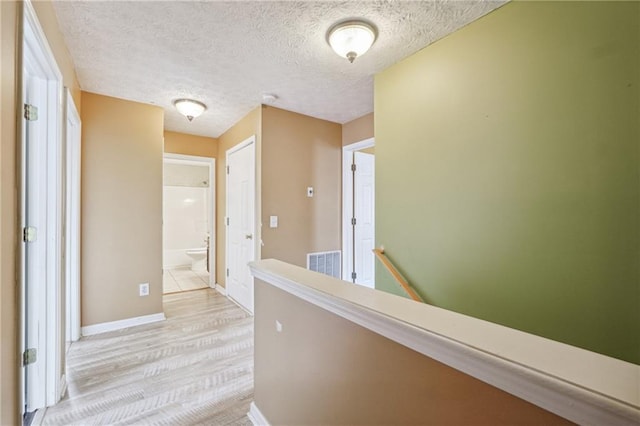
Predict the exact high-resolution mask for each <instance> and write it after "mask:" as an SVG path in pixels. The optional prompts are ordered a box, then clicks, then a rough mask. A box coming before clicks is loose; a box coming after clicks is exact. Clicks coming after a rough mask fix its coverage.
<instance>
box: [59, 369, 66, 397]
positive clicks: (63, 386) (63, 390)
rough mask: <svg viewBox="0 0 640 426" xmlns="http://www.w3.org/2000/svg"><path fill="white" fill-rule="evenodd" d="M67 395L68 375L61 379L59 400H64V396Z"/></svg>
mask: <svg viewBox="0 0 640 426" xmlns="http://www.w3.org/2000/svg"><path fill="white" fill-rule="evenodd" d="M65 393H67V375H66V374H63V375H62V377H61V378H60V395H59V399H62V398H64V394H65Z"/></svg>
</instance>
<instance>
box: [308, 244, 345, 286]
mask: <svg viewBox="0 0 640 426" xmlns="http://www.w3.org/2000/svg"><path fill="white" fill-rule="evenodd" d="M340 253H341V252H340V250H337V251H323V252H318V253H309V254H307V269H309V270H311V271H316V272H320V273H321V274H326V275H331V276H332V277H335V278H338V279H341V278H342V275H341V273H340V267H341V265H342V259H341V256H340Z"/></svg>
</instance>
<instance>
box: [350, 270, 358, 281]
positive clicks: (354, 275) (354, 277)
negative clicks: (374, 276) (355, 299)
mask: <svg viewBox="0 0 640 426" xmlns="http://www.w3.org/2000/svg"><path fill="white" fill-rule="evenodd" d="M356 277H357V274H356V273H355V272H352V273H351V279H352V280H354V281H355V280H356Z"/></svg>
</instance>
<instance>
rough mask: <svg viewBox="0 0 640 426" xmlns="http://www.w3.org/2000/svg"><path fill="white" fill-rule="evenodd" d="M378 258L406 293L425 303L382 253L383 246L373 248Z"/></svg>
mask: <svg viewBox="0 0 640 426" xmlns="http://www.w3.org/2000/svg"><path fill="white" fill-rule="evenodd" d="M373 252H374V253H375V255H376V257H377V258H378V260H379V261H380V262H381V263H382V264H383V265H384V267H385V268H387V271H389V273H390V274H391V276H392V277H393V278H394V279H395V280H396V282H397V283H398V284H399V285H400V287H402V289H403V290H404V291H405V293H407V295H408V296H409V297H410V298H412V299H413V300H415V301H417V302H422V303H425V301H424V300H423V299H422V297H420V295H419V294H418V293H417V292H416V291H415V290H414V288H413V287H411V284H409V282H408V281H407V280H405V279H404V277H403V276H402V275H401V274H400V272H398V270H397V269H396V267H395V266H394V265H393V263H391V260H389V258H388V257H387V255H386V254H384V249H383V248H375V249H373Z"/></svg>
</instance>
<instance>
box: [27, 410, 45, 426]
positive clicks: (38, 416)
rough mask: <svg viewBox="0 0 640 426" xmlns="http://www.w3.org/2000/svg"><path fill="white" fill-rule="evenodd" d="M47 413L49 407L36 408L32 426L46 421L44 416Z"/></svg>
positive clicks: (38, 425)
mask: <svg viewBox="0 0 640 426" xmlns="http://www.w3.org/2000/svg"><path fill="white" fill-rule="evenodd" d="M45 414H47V407H45V408H39V409H37V410H36V412H35V414H34V415H33V419H32V420H31V426H40V425H42V424H43V423H44V416H45Z"/></svg>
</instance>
